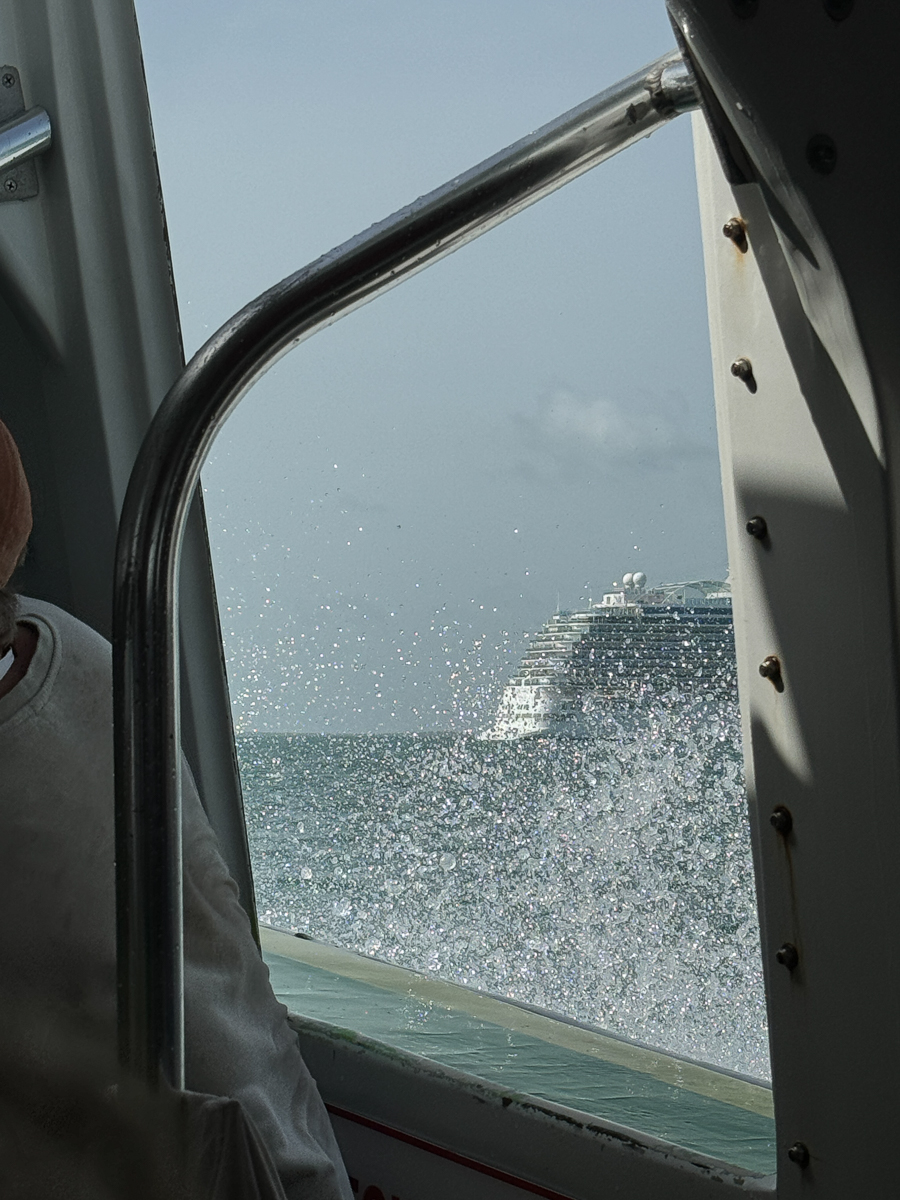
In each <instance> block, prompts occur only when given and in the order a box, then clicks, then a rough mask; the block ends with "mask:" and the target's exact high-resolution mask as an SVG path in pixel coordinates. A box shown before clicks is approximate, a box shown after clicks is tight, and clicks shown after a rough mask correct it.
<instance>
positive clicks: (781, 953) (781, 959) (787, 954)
mask: <svg viewBox="0 0 900 1200" xmlns="http://www.w3.org/2000/svg"><path fill="white" fill-rule="evenodd" d="M775 961H776V962H778V963H781V965H782V966H783V967H787V969H788V970H789V971H793V969H794V968H795V967H796V965H797V963H799V961H800V954H799V951H798V950H797V947H796V946H794V945H792V943H791V942H785V943H784V945H783V946H781V947H780V948H779V949H778V950H776V951H775Z"/></svg>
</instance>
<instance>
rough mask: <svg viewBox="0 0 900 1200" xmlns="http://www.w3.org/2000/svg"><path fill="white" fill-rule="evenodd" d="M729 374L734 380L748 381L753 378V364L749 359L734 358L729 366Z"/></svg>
mask: <svg viewBox="0 0 900 1200" xmlns="http://www.w3.org/2000/svg"><path fill="white" fill-rule="evenodd" d="M731 373H732V375H734V376H735V378H736V379H745V380H746V379H750V378H752V376H753V364H752V363H751V361H750V359H749V358H736V359H735V360H734V362H733V363H732V364H731Z"/></svg>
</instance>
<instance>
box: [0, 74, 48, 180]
mask: <svg viewBox="0 0 900 1200" xmlns="http://www.w3.org/2000/svg"><path fill="white" fill-rule="evenodd" d="M50 142H51V130H50V118H49V116H48V115H47V113H46V111H45V110H44V109H43V108H29V109H28V110H27V111H26V109H25V97H24V96H23V95H22V81H21V79H20V78H19V72H18V71H17V70H16V68H15V67H0V201H4V200H31V199H32V198H33V197H34V196H36V195H37V194H38V190H39V187H38V176H37V171H36V170H35V166H34V162H33V159H34V157H35V155H37V154H42V153H43V152H44V151H45V150H46V149H47V148H48V147H49V146H50Z"/></svg>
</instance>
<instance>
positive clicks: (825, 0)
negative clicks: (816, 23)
mask: <svg viewBox="0 0 900 1200" xmlns="http://www.w3.org/2000/svg"><path fill="white" fill-rule="evenodd" d="M822 7H823V8H824V9H825V11H826V12H827V13H828V15H829V17H831V19H832V21H843V19H844V17H849V16H850V14H851V13H852V12H853V0H822Z"/></svg>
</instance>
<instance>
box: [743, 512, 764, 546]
mask: <svg viewBox="0 0 900 1200" xmlns="http://www.w3.org/2000/svg"><path fill="white" fill-rule="evenodd" d="M747 532H748V533H749V534H750V536H751V537H754V538H756V539H757V541H760V542H762V541H764V540H765V539H766V538H767V537H768V536H769V526H768V525H767V524H766V518H765V517H751V518H750V520H749V521H748V522H747Z"/></svg>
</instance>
